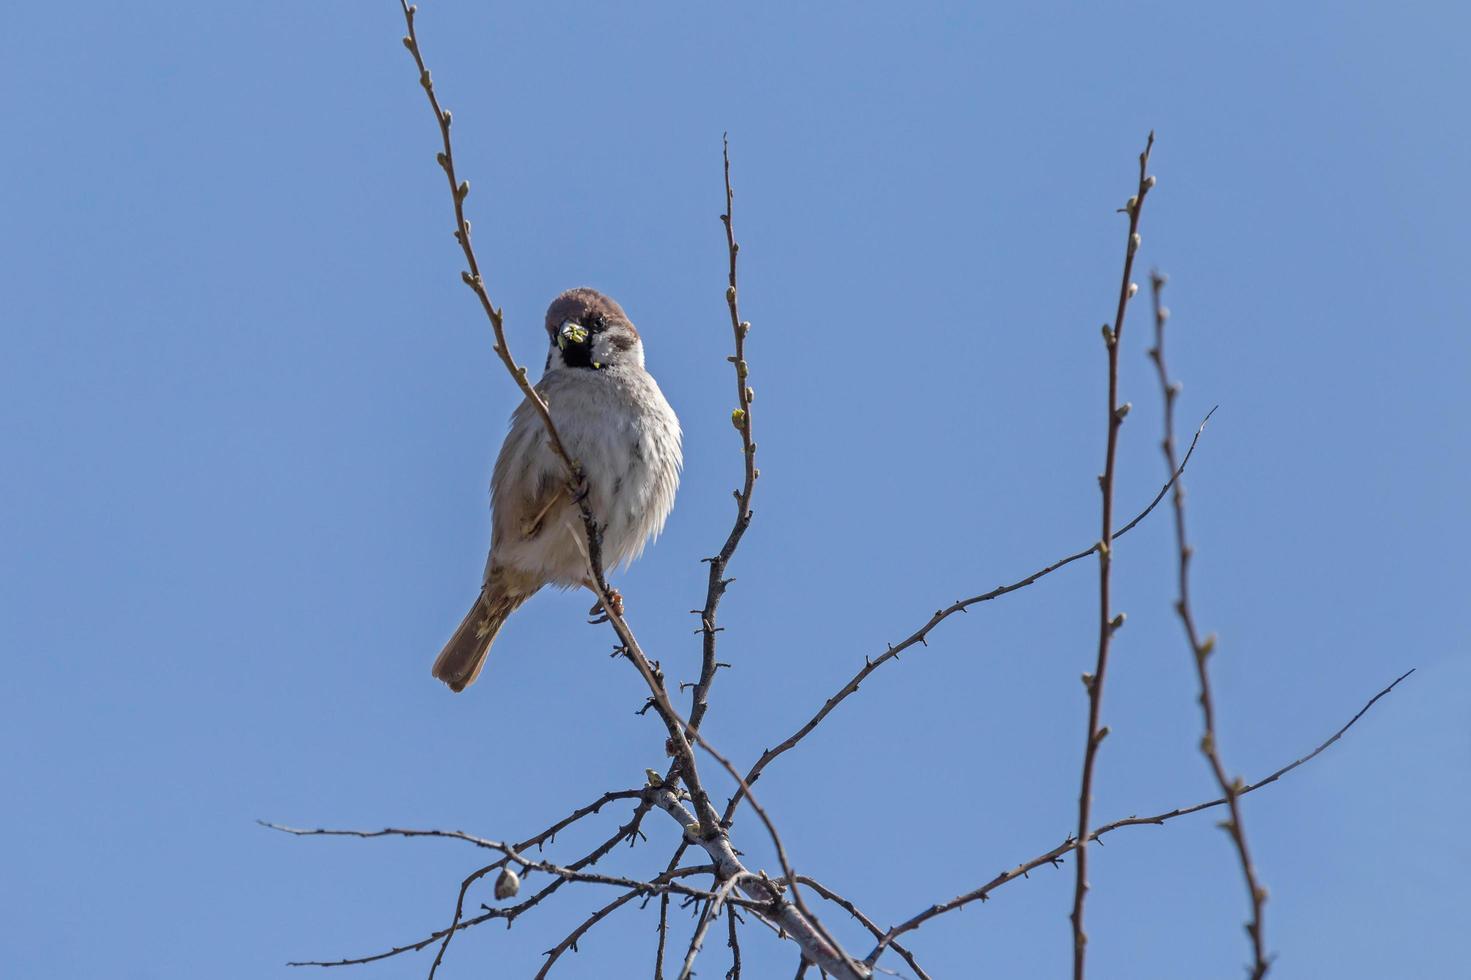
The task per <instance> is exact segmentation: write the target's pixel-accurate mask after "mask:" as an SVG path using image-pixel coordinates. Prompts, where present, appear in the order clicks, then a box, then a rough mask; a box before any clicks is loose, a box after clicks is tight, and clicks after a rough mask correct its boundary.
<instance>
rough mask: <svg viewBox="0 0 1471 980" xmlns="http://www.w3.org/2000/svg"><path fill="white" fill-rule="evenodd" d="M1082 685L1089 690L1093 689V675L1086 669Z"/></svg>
mask: <svg viewBox="0 0 1471 980" xmlns="http://www.w3.org/2000/svg"><path fill="white" fill-rule="evenodd" d="M1083 686H1084V687H1086V688H1087V689H1088V690H1090V691H1091V690H1093V675H1092V674H1090V673H1088V672H1086V671H1084V673H1083Z"/></svg>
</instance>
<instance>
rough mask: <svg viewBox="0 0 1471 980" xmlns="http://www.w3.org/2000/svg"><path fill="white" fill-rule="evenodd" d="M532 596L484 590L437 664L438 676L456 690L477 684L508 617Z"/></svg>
mask: <svg viewBox="0 0 1471 980" xmlns="http://www.w3.org/2000/svg"><path fill="white" fill-rule="evenodd" d="M528 598H530V596H529V595H509V594H507V593H505V592H502V591H498V590H497V591H492V590H491V589H485V590H483V591H482V592H481V593H480V595H479V596H478V597H477V598H476V599H475V604H474V605H472V606H471V607H470V611H469V612H468V613H466V614H465V618H464V620H463V621H462V622H461V623H460V628H459V629H457V630H455V635H454V636H452V637H450V639H449V642H448V643H446V644H445V645H444V649H443V650H441V651H439V656H438V657H437V658H436V659H435V661H434V676H435V677H437V678H439V679H440V680H442V681H444V682H445V683H446V684H448V685H449V687H450V690H452V691H463V690H464V689H465V688H467V687H469V686H470V685H471V684H473V683H475V678H476V677H479V676H480V668H482V667H484V666H485V657H486V654H488V653H490V644H491V642H492V641H494V640H495V635H496V634H497V633H499V632H500V629H501V626H502V625H503V624H504V623H505V621H506V617H507V616H509V615H511V613H513V612H515V611H516V607H518V606H520V605H521V603H523V602H525V601H526V600H527V599H528Z"/></svg>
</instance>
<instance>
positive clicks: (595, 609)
mask: <svg viewBox="0 0 1471 980" xmlns="http://www.w3.org/2000/svg"><path fill="white" fill-rule="evenodd" d="M608 604H609V605H610V606H612V607H613V612H614V613H616V614H617V615H619V616H622V615H623V594H622V593H621V592H619V591H618V590H617V589H609V590H608ZM587 614H588V616H590V617H592V618H590V619H589V620H588V622H589V623H592V624H598V623H606V622H607V621H608V619H609V616H608V611H607V610H606V609H604V608H603V603H602V600H599V601H597V602H595V603H593V604H592V608H591V609H589V610H588V611H587Z"/></svg>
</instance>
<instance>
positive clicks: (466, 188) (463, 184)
mask: <svg viewBox="0 0 1471 980" xmlns="http://www.w3.org/2000/svg"><path fill="white" fill-rule="evenodd" d="M455 193H456V194H457V195H458V196H459V198H460V200H462V201H463V200H464V199H465V198H467V197H469V196H470V182H469V181H468V180H462V181H460V189H459V190H458V191H456V192H455Z"/></svg>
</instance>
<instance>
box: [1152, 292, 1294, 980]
mask: <svg viewBox="0 0 1471 980" xmlns="http://www.w3.org/2000/svg"><path fill="white" fill-rule="evenodd" d="M1149 281H1150V287H1151V292H1152V293H1153V296H1154V347H1152V348H1151V349H1150V351H1149V357H1150V360H1152V361H1154V366H1155V369H1156V371H1157V373H1158V374H1159V387H1160V394H1161V396H1162V397H1163V399H1164V417H1165V418H1164V440H1163V441H1162V442H1161V443H1160V448H1161V449H1162V450H1163V452H1164V456H1165V463H1166V465H1167V466H1169V468H1170V469H1172V470H1173V469H1174V468H1175V399H1176V397H1177V396H1178V395H1179V393H1180V386H1179V385H1178V384H1175V383H1172V382H1171V381H1170V374H1169V368H1168V366H1167V365H1166V364H1165V321H1166V320H1167V319H1168V318H1169V311H1168V310H1166V309H1165V307H1164V304H1163V302H1162V301H1161V294H1162V293H1163V291H1164V286H1165V277H1164V276H1162V275H1160V274H1159V272H1158V271H1155V272H1152V273H1150V276H1149ZM1171 499H1172V501H1173V503H1174V510H1175V554H1176V567H1177V569H1178V585H1179V596H1178V597H1177V598H1176V600H1175V612H1176V613H1178V614H1179V616H1180V623H1181V625H1182V626H1183V627H1184V629H1185V639H1186V640H1187V641H1188V642H1189V644H1190V652H1191V659H1192V660H1194V662H1195V675H1196V680H1197V681H1198V683H1199V687H1200V694H1199V698H1198V700H1199V702H1200V714H1201V721H1202V722H1203V723H1204V725H1205V732H1204V733H1203V734H1202V735H1201V738H1200V751H1201V753H1202V754H1203V755H1204V756H1205V758H1206V761H1207V762H1208V763H1209V765H1210V770H1211V775H1213V776H1214V777H1215V780H1216V785H1218V786H1220V787H1221V792H1222V793H1223V794H1225V797H1226V806H1227V807H1228V808H1229V809H1230V811H1231V817H1230V819H1229V820H1226V821H1223V823H1222V826H1223V827H1224V828H1225V829H1226V832H1227V833H1229V834H1230V835H1231V842H1232V844H1233V845H1234V846H1235V849H1236V858H1237V860H1238V861H1239V862H1240V864H1241V876H1242V878H1243V879H1245V882H1246V894H1247V900H1248V901H1249V902H1250V903H1251V921H1249V922H1248V923H1247V924H1246V934H1247V935H1248V936H1249V937H1251V953H1252V966H1251V978H1252V980H1262V978H1263V977H1265V976H1266V975H1267V970H1268V969H1269V968H1270V960H1269V958H1268V956H1267V949H1266V937H1265V934H1264V926H1263V921H1262V916H1263V908H1262V907H1263V906H1264V905H1265V904H1266V901H1267V890H1266V888H1264V887H1263V886H1262V884H1261V882H1260V881H1259V880H1258V879H1257V874H1256V868H1255V866H1254V865H1253V864H1252V861H1251V850H1250V848H1249V847H1248V846H1247V843H1246V828H1245V827H1244V826H1243V824H1242V817H1241V806H1240V804H1239V802H1238V797H1239V796H1240V793H1241V787H1242V782H1241V778H1240V777H1239V776H1238V777H1236V778H1235V779H1229V778H1227V776H1226V767H1225V765H1224V764H1223V763H1222V762H1221V755H1220V749H1219V738H1218V735H1217V734H1216V706H1215V699H1214V697H1213V696H1212V694H1211V681H1210V669H1209V667H1208V666H1207V664H1206V661H1207V660H1208V659H1209V657H1210V655H1211V652H1212V651H1213V650H1214V649H1215V645H1216V638H1215V635H1214V634H1212V635H1211V636H1208V637H1205V638H1202V637H1201V635H1200V631H1199V630H1198V629H1197V628H1196V626H1195V614H1194V612H1193V611H1192V609H1191V605H1190V558H1191V556H1192V555H1193V554H1194V549H1193V548H1192V547H1191V546H1190V540H1189V537H1188V536H1187V534H1186V531H1185V484H1184V483H1183V482H1182V481H1176V482H1175V492H1174V493H1173V494H1172V495H1171Z"/></svg>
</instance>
